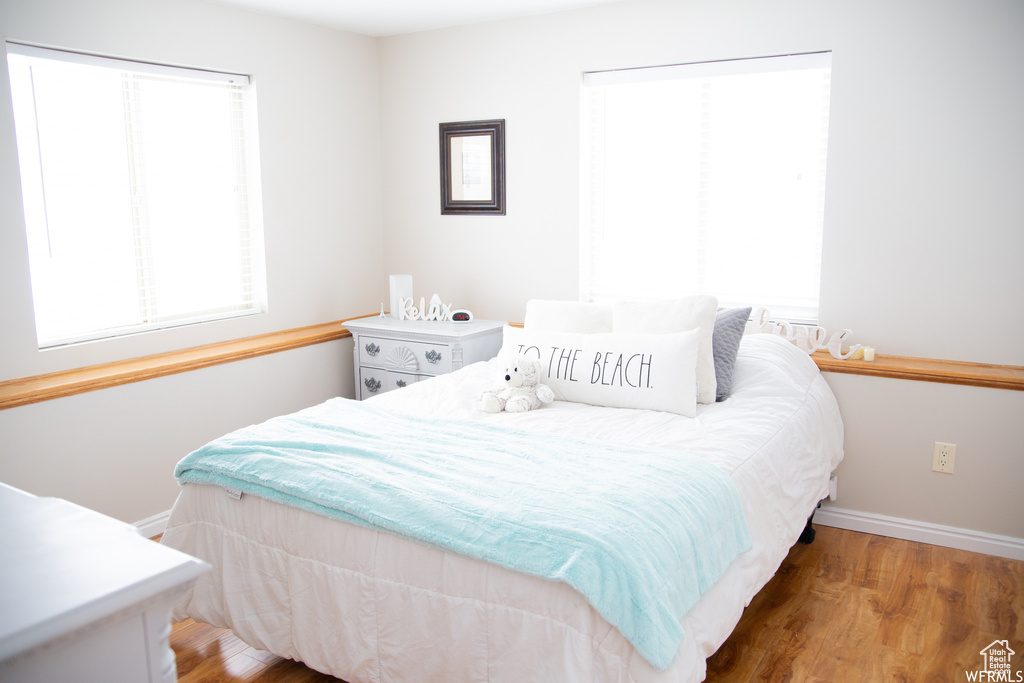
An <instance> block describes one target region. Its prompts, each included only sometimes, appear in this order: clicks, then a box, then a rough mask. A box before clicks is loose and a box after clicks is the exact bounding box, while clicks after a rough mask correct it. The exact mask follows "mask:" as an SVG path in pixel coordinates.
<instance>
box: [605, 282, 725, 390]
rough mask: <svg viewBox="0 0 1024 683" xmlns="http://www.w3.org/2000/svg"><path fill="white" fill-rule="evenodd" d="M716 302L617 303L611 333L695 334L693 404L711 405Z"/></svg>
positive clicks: (704, 297)
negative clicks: (695, 397)
mask: <svg viewBox="0 0 1024 683" xmlns="http://www.w3.org/2000/svg"><path fill="white" fill-rule="evenodd" d="M717 311H718V299H717V298H716V297H713V296H707V295H697V296H689V297H684V298H681V299H669V300H665V301H617V302H615V303H614V304H613V305H612V330H613V331H614V332H615V333H616V334H619V333H630V334H670V333H677V332H688V331H691V330H692V331H696V332H697V336H698V338H699V340H700V348H699V349H698V351H697V403H706V404H707V403H714V402H715V393H716V389H717V383H716V381H715V354H714V347H713V346H712V341H711V338H712V336H713V334H714V332H715V314H716V312H717Z"/></svg>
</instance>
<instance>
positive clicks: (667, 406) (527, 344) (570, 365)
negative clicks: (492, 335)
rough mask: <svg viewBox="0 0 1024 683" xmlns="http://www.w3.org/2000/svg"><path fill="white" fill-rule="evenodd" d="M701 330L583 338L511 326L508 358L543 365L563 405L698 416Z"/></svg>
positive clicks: (544, 376) (543, 372) (505, 347)
mask: <svg viewBox="0 0 1024 683" xmlns="http://www.w3.org/2000/svg"><path fill="white" fill-rule="evenodd" d="M699 346H700V343H699V333H698V331H696V330H692V331H690V332H679V333H676V334H618V333H603V334H602V333H599V334H579V333H573V332H553V331H548V330H530V329H525V328H522V329H520V328H516V327H509V326H507V325H506V326H505V339H504V343H503V345H502V347H501V355H502V356H504V357H508V356H512V355H515V354H519V353H523V354H526V355H528V356H530V357H536V358H539V359H540V362H541V366H542V367H541V381H542V382H543V383H544V384H547V385H548V386H549V387H551V390H552V391H553V392H554V394H555V398H556V399H557V400H559V401H572V402H575V403H588V404H590V405H597V406H608V407H611V408H638V409H642V410H660V411H663V412H668V413H678V414H679V415H685V416H687V417H694V416H696V414H697V386H696V375H695V367H696V365H697V351H698V348H699Z"/></svg>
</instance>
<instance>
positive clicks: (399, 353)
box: [384, 346, 419, 370]
mask: <svg viewBox="0 0 1024 683" xmlns="http://www.w3.org/2000/svg"><path fill="white" fill-rule="evenodd" d="M384 367H386V368H387V369H388V370H418V369H419V363H418V362H416V354H415V353H413V352H412V350H411V349H409V348H408V347H405V346H396V347H394V348H393V349H391V350H390V351H388V355H387V356H386V357H385V358H384Z"/></svg>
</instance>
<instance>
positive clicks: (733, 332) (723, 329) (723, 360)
mask: <svg viewBox="0 0 1024 683" xmlns="http://www.w3.org/2000/svg"><path fill="white" fill-rule="evenodd" d="M749 317H750V307H749V306H748V307H747V308H720V309H719V310H718V314H717V315H716V316H715V331H714V334H712V336H711V349H712V352H713V354H714V357H715V381H716V382H717V383H718V389H717V391H716V392H715V400H716V401H724V400H725V399H727V398H729V395H730V394H731V393H732V370H733V366H735V365H736V354H737V353H739V350H740V340H742V339H743V330H744V329H745V328H746V326H747V318H749Z"/></svg>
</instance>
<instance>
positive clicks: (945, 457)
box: [932, 441, 956, 474]
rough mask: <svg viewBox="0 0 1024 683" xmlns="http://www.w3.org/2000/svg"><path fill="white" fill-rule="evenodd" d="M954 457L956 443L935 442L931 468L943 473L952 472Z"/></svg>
mask: <svg viewBox="0 0 1024 683" xmlns="http://www.w3.org/2000/svg"><path fill="white" fill-rule="evenodd" d="M955 458H956V444H954V443H942V442H941V441H936V442H935V448H934V450H933V451H932V470H933V471H935V472H942V473H944V474H953V462H954V460H955Z"/></svg>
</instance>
